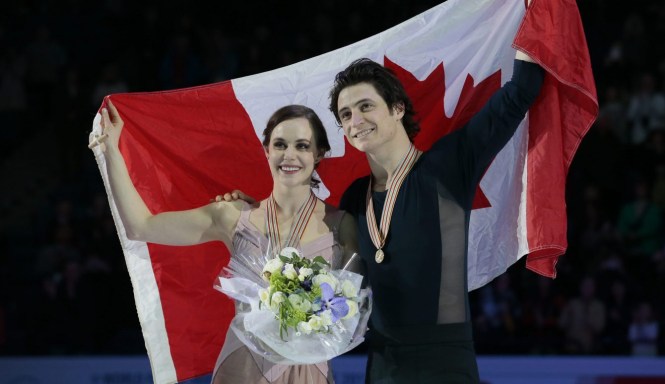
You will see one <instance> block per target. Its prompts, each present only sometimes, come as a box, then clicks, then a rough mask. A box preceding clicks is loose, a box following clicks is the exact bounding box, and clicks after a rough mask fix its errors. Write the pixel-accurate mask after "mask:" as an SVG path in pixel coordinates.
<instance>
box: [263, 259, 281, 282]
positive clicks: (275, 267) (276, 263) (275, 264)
mask: <svg viewBox="0 0 665 384" xmlns="http://www.w3.org/2000/svg"><path fill="white" fill-rule="evenodd" d="M283 266H284V263H282V260H280V259H279V258H278V257H276V258H274V259H270V260H268V262H267V263H266V265H265V266H264V267H263V278H264V280H269V279H270V275H272V274H273V273H275V272H277V271H281V270H282V267H283ZM266 272H267V273H266Z"/></svg>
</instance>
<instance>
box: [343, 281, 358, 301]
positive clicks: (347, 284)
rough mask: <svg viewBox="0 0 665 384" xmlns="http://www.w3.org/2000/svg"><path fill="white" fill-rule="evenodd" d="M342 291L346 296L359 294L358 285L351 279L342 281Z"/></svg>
mask: <svg viewBox="0 0 665 384" xmlns="http://www.w3.org/2000/svg"><path fill="white" fill-rule="evenodd" d="M342 293H343V294H344V296H346V297H349V298H351V297H356V296H357V295H358V290H357V289H356V286H355V285H353V283H352V282H351V281H350V280H344V281H343V282H342Z"/></svg>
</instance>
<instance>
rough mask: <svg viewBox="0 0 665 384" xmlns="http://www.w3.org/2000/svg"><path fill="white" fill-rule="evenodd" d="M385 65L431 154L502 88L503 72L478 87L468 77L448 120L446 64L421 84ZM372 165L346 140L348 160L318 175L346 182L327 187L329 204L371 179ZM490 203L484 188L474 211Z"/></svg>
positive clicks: (331, 161)
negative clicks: (404, 96)
mask: <svg viewBox="0 0 665 384" xmlns="http://www.w3.org/2000/svg"><path fill="white" fill-rule="evenodd" d="M384 63H385V64H384V65H385V66H386V68H389V69H391V70H392V71H393V72H394V73H395V75H396V76H397V78H398V79H399V80H400V81H401V82H402V84H403V85H404V88H405V89H406V93H407V94H408V95H409V97H410V98H411V101H412V102H413V105H414V109H415V111H416V120H417V121H419V122H420V133H418V136H416V139H415V145H416V147H418V149H420V150H424V151H426V150H428V149H429V148H430V147H431V146H432V144H434V142H436V141H437V140H438V139H440V138H441V137H443V136H445V135H447V134H449V133H451V132H454V131H455V130H457V129H459V128H461V127H462V126H464V124H466V123H467V122H468V121H469V120H470V119H471V117H472V116H473V115H474V114H476V113H477V112H478V111H479V110H480V109H481V108H482V107H483V105H485V103H487V101H488V100H489V98H490V97H491V96H492V94H494V92H496V90H498V89H499V87H500V86H501V71H500V70H498V71H496V72H494V73H493V74H492V75H490V76H489V77H487V78H486V79H484V80H482V81H481V82H479V83H478V84H477V85H474V79H473V77H472V76H471V75H467V77H466V79H465V81H464V86H463V87H462V92H461V93H460V96H459V99H458V100H457V105H456V106H455V111H454V112H453V114H452V115H451V116H450V117H448V116H446V113H445V111H444V109H443V100H444V98H445V95H446V81H445V80H446V76H445V70H444V66H443V63H441V64H439V65H438V66H437V67H436V68H434V70H433V71H432V72H431V73H430V74H429V75H428V76H427V78H425V79H424V80H422V81H420V80H418V79H417V78H416V77H415V76H413V74H412V73H411V72H409V71H407V70H406V69H404V68H402V67H400V66H399V65H397V64H395V63H394V62H392V61H391V60H390V59H388V58H387V57H384ZM369 172H370V170H369V165H368V164H367V161H366V160H365V155H364V154H363V153H361V152H360V151H358V150H356V149H355V148H353V147H352V146H351V145H350V144H349V143H348V141H347V140H344V156H342V157H336V158H328V159H326V160H325V161H323V162H322V163H321V166H320V167H319V169H318V173H319V175H320V176H321V178H322V179H323V180H324V182H325V180H326V179H329V178H336V179H339V178H340V177H341V178H344V179H345V180H344V181H343V182H339V181H338V182H336V183H334V185H332V184H331V183H327V184H326V185H327V186H328V187H329V189H330V197H329V198H328V199H327V201H328V202H329V203H331V204H335V205H337V204H338V203H339V199H340V198H341V196H342V194H343V193H344V190H345V189H346V188H347V187H348V186H349V185H350V184H351V182H353V180H355V179H357V178H359V177H363V176H366V175H368V174H369ZM490 206H491V205H490V202H489V200H488V199H487V197H486V196H485V194H484V193H483V191H482V189H481V188H480V186H478V189H477V191H476V195H475V198H474V200H473V209H479V208H488V207H490Z"/></svg>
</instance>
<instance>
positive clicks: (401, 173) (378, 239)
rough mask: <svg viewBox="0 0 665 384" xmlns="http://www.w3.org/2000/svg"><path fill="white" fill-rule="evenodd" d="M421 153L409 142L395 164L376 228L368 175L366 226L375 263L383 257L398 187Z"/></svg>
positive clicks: (380, 261) (381, 260)
mask: <svg viewBox="0 0 665 384" xmlns="http://www.w3.org/2000/svg"><path fill="white" fill-rule="evenodd" d="M422 154H423V152H422V151H419V150H418V149H416V147H415V146H414V145H413V144H411V145H410V146H409V151H408V152H407V153H406V156H404V158H403V159H402V161H401V162H400V163H399V165H398V166H397V169H395V173H394V174H393V176H392V178H391V179H390V180H389V181H388V185H387V188H388V194H387V196H386V202H385V204H384V205H383V210H382V213H381V224H380V228H377V226H376V216H375V215H374V204H372V178H371V177H370V182H369V186H368V187H367V228H369V236H370V237H371V238H372V243H374V246H375V247H376V253H375V254H374V260H375V261H376V262H377V263H382V262H383V259H384V258H385V254H384V253H383V246H384V245H385V244H386V237H388V229H389V228H390V221H391V219H392V216H393V208H395V202H396V201H397V194H398V193H399V189H400V187H401V186H402V183H403V182H404V179H406V175H408V174H409V171H410V170H411V168H413V165H414V164H415V163H416V161H418V159H419V158H420V155H422Z"/></svg>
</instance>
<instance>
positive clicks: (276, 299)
mask: <svg viewBox="0 0 665 384" xmlns="http://www.w3.org/2000/svg"><path fill="white" fill-rule="evenodd" d="M285 300H286V296H285V295H284V294H283V293H282V292H275V293H273V294H272V298H271V299H270V309H272V310H273V311H277V310H278V309H279V305H280V304H281V303H283V302H284V301H285Z"/></svg>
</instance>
